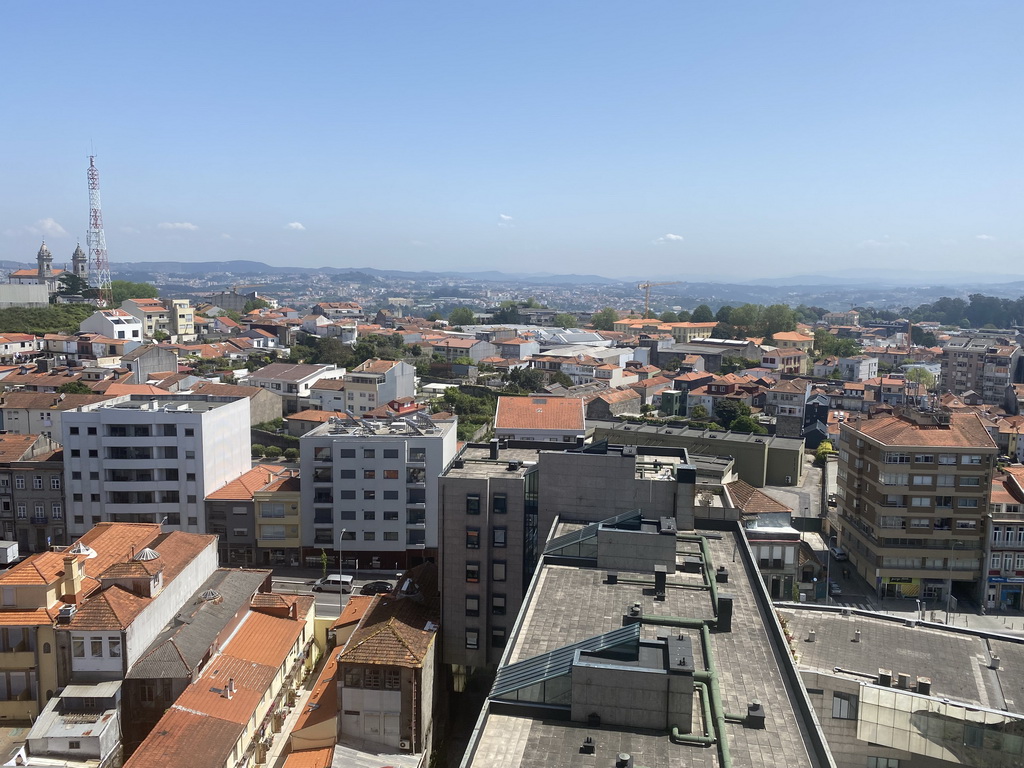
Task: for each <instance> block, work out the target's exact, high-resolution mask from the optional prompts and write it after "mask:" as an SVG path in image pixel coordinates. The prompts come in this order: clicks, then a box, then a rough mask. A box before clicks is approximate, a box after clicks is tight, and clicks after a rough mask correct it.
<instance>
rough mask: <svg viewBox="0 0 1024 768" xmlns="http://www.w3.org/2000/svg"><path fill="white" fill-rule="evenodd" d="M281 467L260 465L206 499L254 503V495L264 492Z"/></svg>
mask: <svg viewBox="0 0 1024 768" xmlns="http://www.w3.org/2000/svg"><path fill="white" fill-rule="evenodd" d="M280 471H281V468H280V467H277V466H274V465H272V464H259V465H257V466H255V467H253V468H252V469H250V470H249V471H248V472H246V473H245V474H244V475H240V476H239V477H236V478H235V479H234V480H232V481H231V482H230V483H228V484H227V485H224V486H222V487H221V488H219V489H217V490H216V491H214V492H213V493H211V494H210V495H209V496H207V497H206V498H208V499H219V500H229V501H252V495H253V493H256V492H257V491H261V490H263V489H264V488H265V487H266V486H267V485H268V484H269V483H271V482H273V480H274V479H275V477H276V476H277V474H278V473H279V472H280Z"/></svg>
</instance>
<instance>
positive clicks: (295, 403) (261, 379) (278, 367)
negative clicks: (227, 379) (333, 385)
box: [245, 363, 345, 416]
mask: <svg viewBox="0 0 1024 768" xmlns="http://www.w3.org/2000/svg"><path fill="white" fill-rule="evenodd" d="M344 376H345V369H344V368H338V367H336V366H334V365H327V364H319V365H314V364H306V363H302V364H293V363H271V364H270V365H266V366H264V367H263V368H260V369H259V370H258V371H253V372H252V373H251V374H250V375H249V378H247V379H246V381H245V383H246V384H248V385H249V386H252V387H261V388H262V389H269V390H270V391H271V392H275V393H277V394H278V395H280V396H281V401H282V404H283V406H284V413H285V415H286V416H287V415H288V414H291V413H297V412H298V411H302V410H305V409H307V408H309V405H310V387H311V386H312V385H313V384H315V383H316V382H317V381H320V380H321V379H341V378H344Z"/></svg>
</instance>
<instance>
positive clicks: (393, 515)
mask: <svg viewBox="0 0 1024 768" xmlns="http://www.w3.org/2000/svg"><path fill="white" fill-rule="evenodd" d="M384 519H385V520H397V519H398V512H397V511H386V512H384Z"/></svg>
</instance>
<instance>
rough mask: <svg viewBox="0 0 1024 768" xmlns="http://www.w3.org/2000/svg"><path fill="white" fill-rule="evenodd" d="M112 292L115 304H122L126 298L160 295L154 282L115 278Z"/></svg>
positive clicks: (151, 297) (111, 286)
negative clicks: (134, 281)
mask: <svg viewBox="0 0 1024 768" xmlns="http://www.w3.org/2000/svg"><path fill="white" fill-rule="evenodd" d="M110 292H111V295H112V296H113V302H114V306H121V302H123V301H124V300H125V299H155V298H156V297H157V296H159V295H160V292H159V291H158V290H157V289H156V286H155V285H153V284H152V283H133V282H131V281H130V280H113V281H111V283H110Z"/></svg>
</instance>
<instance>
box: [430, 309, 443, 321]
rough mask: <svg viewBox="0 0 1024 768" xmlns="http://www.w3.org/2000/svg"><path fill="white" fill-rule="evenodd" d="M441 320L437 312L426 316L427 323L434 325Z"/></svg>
mask: <svg viewBox="0 0 1024 768" xmlns="http://www.w3.org/2000/svg"><path fill="white" fill-rule="evenodd" d="M442 319H443V318H442V317H441V315H440V314H439V313H437V312H431V313H430V314H429V315H427V322H429V323H436V322H437V321H438V320H442Z"/></svg>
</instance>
